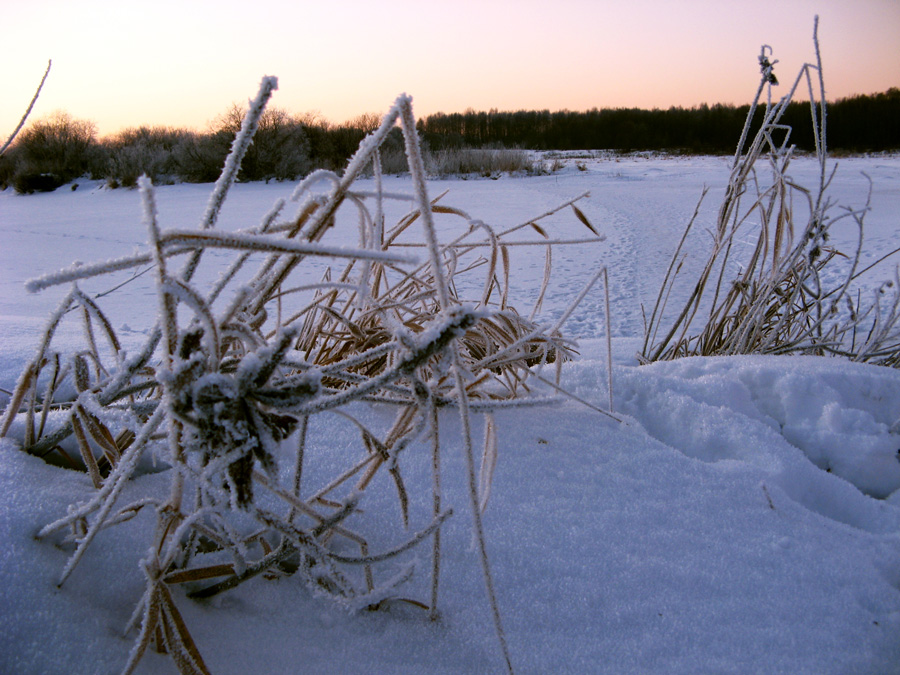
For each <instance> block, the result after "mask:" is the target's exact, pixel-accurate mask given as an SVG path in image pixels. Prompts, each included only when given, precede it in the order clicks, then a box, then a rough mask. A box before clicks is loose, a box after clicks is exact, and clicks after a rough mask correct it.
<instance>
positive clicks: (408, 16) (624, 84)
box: [0, 0, 900, 138]
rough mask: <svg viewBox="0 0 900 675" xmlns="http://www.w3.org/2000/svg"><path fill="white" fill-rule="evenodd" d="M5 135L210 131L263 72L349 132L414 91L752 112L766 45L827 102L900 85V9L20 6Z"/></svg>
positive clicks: (404, 3) (844, 2) (818, 3)
mask: <svg viewBox="0 0 900 675" xmlns="http://www.w3.org/2000/svg"><path fill="white" fill-rule="evenodd" d="M3 5H4V6H3V8H2V12H0V16H2V25H3V30H2V34H3V43H4V51H5V53H6V67H5V68H4V69H3V75H2V76H0V91H2V92H3V96H2V105H0V136H2V137H3V138H5V137H6V136H7V135H8V134H9V133H10V132H11V131H12V129H13V128H14V127H15V125H16V124H17V123H18V120H19V118H20V117H21V115H22V113H23V112H24V110H25V107H26V106H27V104H28V102H29V100H30V99H31V96H32V94H33V93H34V89H35V87H36V86H37V83H38V82H39V81H40V77H41V75H42V74H43V72H44V68H45V67H46V64H47V60H48V59H53V69H52V71H51V73H50V77H49V79H48V81H47V84H46V86H45V88H44V92H43V93H42V95H41V98H40V100H39V102H38V103H37V105H36V107H35V110H34V112H33V113H32V115H33V117H32V119H36V118H39V117H42V116H45V115H48V114H50V113H52V112H53V111H55V110H66V111H68V112H69V113H70V114H71V115H73V116H74V117H76V118H79V119H89V120H92V121H94V122H95V123H96V124H97V127H98V131H99V133H100V134H101V135H103V134H111V133H114V132H115V131H117V130H119V129H121V128H123V127H130V126H138V125H142V124H148V125H171V126H179V127H188V128H196V129H202V128H204V127H205V126H206V125H207V123H208V122H209V121H210V120H212V119H213V118H214V117H216V116H217V115H218V114H220V113H222V112H223V111H224V110H225V109H226V108H227V107H228V106H229V105H230V104H231V103H233V102H239V103H242V104H243V103H245V102H246V101H247V99H249V98H252V96H253V95H254V94H255V93H256V90H257V87H258V84H259V81H260V79H261V77H262V76H263V75H276V76H278V78H279V91H278V92H276V94H275V98H274V99H273V105H276V106H279V107H281V108H285V109H287V110H289V111H291V112H297V113H300V112H308V111H316V112H319V113H321V114H322V115H323V116H325V117H326V118H328V119H329V120H331V121H334V122H341V121H344V120H347V119H349V118H352V117H354V116H356V115H359V114H361V113H365V112H379V113H380V112H384V111H385V110H386V109H387V108H388V107H389V106H390V104H391V103H392V102H393V100H394V99H395V98H396V96H397V95H398V94H400V93H402V92H407V93H409V94H411V95H412V96H413V99H414V107H415V112H416V114H417V115H418V116H424V115H427V114H430V113H434V112H438V111H443V112H460V111H463V110H465V109H466V108H470V107H471V108H474V109H476V110H488V109H490V108H498V109H500V110H518V109H544V108H547V109H550V110H561V109H569V110H586V109H589V108H593V107H598V108H604V107H643V108H652V107H660V108H667V107H669V106H673V105H680V106H685V107H690V106H693V105H697V104H700V103H704V102H706V103H710V104H712V103H718V102H721V103H734V104H741V103H746V102H748V101H749V99H750V97H751V96H752V94H753V93H754V91H755V89H756V85H757V83H758V77H759V71H758V66H757V62H756V57H757V55H758V54H759V50H760V46H761V45H762V44H763V43H766V44H769V45H771V46H772V48H773V50H774V58H776V59H779V61H780V63H779V64H778V65H776V67H775V72H776V75H778V76H779V79H780V80H781V81H782V85H781V86H780V87H779V88H778V89H776V92H777V94H778V95H782V94H783V93H785V92H786V91H787V86H788V85H789V83H791V82H792V81H793V80H794V77H795V76H796V73H797V71H798V69H799V68H800V66H801V65H802V64H803V62H804V61H808V60H812V59H813V57H814V52H813V45H812V39H811V38H812V30H813V17H814V16H815V15H816V14H818V15H819V17H820V27H819V38H820V42H821V47H822V59H823V65H824V68H823V70H824V73H825V81H826V89H827V95H828V98H829V99H834V98H840V97H844V96H850V95H853V94H867V93H875V92H880V91H884V90H886V89H888V88H889V87H892V86H894V87H896V86H900V40H898V37H897V36H898V35H900V0H855V1H853V2H850V1H849V0H780V2H772V1H771V0H768V1H764V0H677V1H675V0H630V1H629V2H625V1H623V0H456V1H455V2H444V1H443V0H367V1H362V0H317V1H315V2H310V1H308V0H289V1H285V0H264V1H257V2H245V1H241V2H237V1H233V0H216V1H208V0H146V1H144V2H131V1H128V0H109V1H107V0H82V1H77V2H76V1H73V0H31V1H30V2H27V3H26V2H16V3H12V2H10V0H4V2H3Z"/></svg>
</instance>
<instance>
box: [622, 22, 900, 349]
mask: <svg viewBox="0 0 900 675" xmlns="http://www.w3.org/2000/svg"><path fill="white" fill-rule="evenodd" d="M813 43H814V47H815V55H816V62H815V64H814V65H813V64H806V65H804V66H803V67H802V68H801V69H800V72H799V74H798V75H797V78H796V79H795V81H794V83H793V85H792V86H791V88H790V90H789V92H788V93H787V95H785V96H784V97H783V98H781V99H780V100H779V101H778V102H776V103H772V98H771V88H772V86H773V85H775V84H777V79H776V77H775V75H774V72H773V67H774V65H775V63H777V61H772V60H770V56H771V49H770V48H769V47H767V46H763V48H762V51H761V53H760V56H759V63H760V70H761V79H760V83H759V88H758V89H757V91H756V96H755V98H754V101H753V104H752V105H751V108H750V112H749V114H748V116H747V121H746V123H745V125H744V129H743V132H742V134H741V138H740V141H739V143H738V146H737V151H736V153H735V156H734V160H733V162H732V165H731V175H730V178H729V181H728V185H727V187H726V189H725V195H724V198H723V200H722V203H721V204H720V205H719V208H718V212H717V218H716V223H715V227H714V229H713V231H712V233H711V234H712V247H711V250H710V253H709V258H708V259H707V261H706V263H705V264H704V265H703V266H702V267H701V269H700V272H699V275H698V276H697V278H696V279H695V280H694V281H693V290H692V291H691V293H690V294H689V296H688V299H687V302H685V304H684V305H683V306H682V307H680V309H676V310H675V318H674V320H671V319H669V318H668V316H667V313H666V310H667V309H668V308H667V301H668V299H669V297H670V295H671V293H672V289H673V287H674V285H675V282H676V280H677V279H678V276H679V273H680V271H681V270H682V265H683V264H684V262H685V256H684V255H683V254H682V246H683V245H684V242H685V240H686V239H687V237H688V234H689V233H690V230H691V228H692V226H693V225H694V223H695V221H696V219H697V216H698V212H699V209H700V206H699V204H698V207H697V211H695V213H694V217H693V218H692V219H691V221H690V222H689V224H688V226H687V228H686V230H685V232H684V235H683V237H682V240H681V243H680V244H679V246H678V248H677V249H676V251H675V254H674V256H673V258H672V262H671V264H670V266H669V268H668V271H667V273H666V276H665V278H664V281H663V283H662V285H661V287H660V290H659V294H658V297H657V300H656V303H655V305H654V307H653V309H652V311H651V313H650V316H649V317H648V318H647V320H646V329H645V337H644V343H643V348H642V350H641V353H640V355H639V357H640V358H641V359H642V360H643V361H644V362H650V361H658V360H665V359H673V358H678V357H682V356H694V355H730V354H789V353H800V354H838V355H843V356H846V357H849V358H851V359H854V360H857V361H865V362H870V363H877V364H882V365H890V366H895V367H896V366H900V324H898V319H900V290H898V288H897V286H896V285H893V284H891V283H888V284H887V285H885V286H882V287H881V288H879V289H878V291H877V292H876V294H875V298H874V300H873V301H872V302H871V303H869V304H868V305H865V304H864V303H863V302H862V301H861V299H860V297H859V296H856V297H854V295H853V294H852V287H851V284H852V282H853V281H854V280H855V279H858V278H859V276H860V275H861V274H863V273H864V272H866V271H868V270H869V269H870V268H871V267H872V266H871V265H870V266H869V267H867V268H865V269H860V264H859V261H860V249H861V247H862V238H863V230H864V220H865V215H866V212H867V211H868V208H869V204H868V203H867V204H866V206H865V207H864V208H861V209H856V210H854V209H843V210H841V211H839V212H838V213H835V210H836V205H835V204H834V203H833V202H832V200H831V199H830V198H829V197H828V194H827V193H828V187H829V185H830V183H831V180H832V178H833V176H834V171H833V170H832V169H830V168H829V165H828V152H827V146H826V120H827V117H826V112H827V111H826V107H825V85H824V78H823V75H822V60H821V55H820V51H819V41H818V17H816V22H815V29H814V33H813ZM804 83H805V84H806V87H807V89H808V93H809V98H810V114H811V121H812V128H813V133H814V138H815V158H816V161H817V162H818V166H819V176H818V182H817V184H816V185H815V186H812V187H804V186H801V185H798V184H797V183H795V182H794V181H793V180H792V179H791V177H790V175H789V168H790V164H791V161H792V159H793V154H794V147H793V146H792V145H791V144H790V137H791V128H790V127H788V126H786V125H784V124H783V123H782V116H783V114H784V112H785V111H786V110H787V107H788V105H789V104H790V102H791V100H792V99H793V97H794V95H795V94H796V92H797V90H798V88H799V87H800V86H801V85H802V84H804ZM764 94H767V100H765V101H763V95H764ZM760 106H764V117H763V122H762V124H761V126H760V127H759V129H758V130H757V131H756V132H755V134H751V128H750V127H751V122H752V120H753V117H754V114H755V113H756V111H757V109H758V108H759V107H760ZM767 175H768V177H766V176H767ZM705 196H706V192H704V194H703V197H705ZM703 197H701V202H702V201H703ZM804 213H805V214H806V216H805V220H804V219H803V218H804V216H803V214H804ZM841 221H849V222H852V223H854V224H855V225H856V227H857V229H858V232H859V239H858V246H857V249H856V251H855V252H853V253H850V254H844V253H841V252H839V251H838V250H837V249H835V248H834V247H833V246H831V245H830V244H829V238H830V237H829V233H830V230H831V228H832V227H833V226H834V225H835V224H836V223H839V222H841ZM747 240H749V241H750V242H751V244H752V245H751V246H750V247H749V248H748V249H747V250H748V251H749V253H748V255H747V256H746V257H744V258H737V257H736V253H735V251H736V250H737V248H738V247H737V246H736V244H738V242H739V241H747ZM897 250H900V249H897ZM897 250H895V251H893V252H892V253H891V254H893V253H896V252H897ZM891 254H889V255H891ZM885 257H887V256H885ZM839 264H843V265H844V271H843V272H842V273H839V274H840V276H839V280H838V281H837V282H829V281H828V279H829V278H832V277H833V276H834V275H833V274H832V272H833V271H835V268H836V267H838V265H839ZM734 269H737V270H738V271H737V274H736V276H734V277H733V278H730V279H729V278H728V275H729V274H731V273H732V272H730V270H734ZM826 271H827V272H828V274H826ZM892 285H893V290H892V291H890V289H891V286H892ZM885 291H890V294H889V295H887V296H886V297H887V298H888V301H887V302H885V300H884V297H885V296H884V293H885Z"/></svg>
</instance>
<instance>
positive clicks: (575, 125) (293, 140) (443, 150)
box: [0, 88, 900, 193]
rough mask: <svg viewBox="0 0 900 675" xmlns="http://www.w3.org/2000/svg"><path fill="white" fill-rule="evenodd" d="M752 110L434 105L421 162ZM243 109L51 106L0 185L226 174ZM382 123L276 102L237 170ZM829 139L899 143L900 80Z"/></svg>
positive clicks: (680, 146)
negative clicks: (99, 121) (120, 113)
mask: <svg viewBox="0 0 900 675" xmlns="http://www.w3.org/2000/svg"><path fill="white" fill-rule="evenodd" d="M748 112H749V106H739V107H735V106H727V105H714V106H707V105H703V106H699V107H696V108H689V109H685V108H669V109H668V110H641V109H636V108H629V109H624V108H623V109H604V110H597V109H594V110H589V111H587V112H570V111H559V112H552V113H551V112H550V111H549V110H541V111H525V110H522V111H517V112H498V111H496V110H491V111H490V112H475V111H467V112H464V113H454V114H449V115H448V114H443V113H439V114H435V115H430V116H428V117H425V118H423V119H421V120H419V122H418V130H419V133H420V135H421V137H422V139H423V140H424V146H425V154H426V163H427V164H428V165H429V166H430V167H431V171H432V173H434V174H435V175H447V174H448V173H453V172H476V173H481V174H483V175H492V174H494V173H497V172H498V171H512V172H515V171H521V170H525V171H528V170H529V168H528V167H525V168H524V169H523V166H524V165H523V162H525V161H526V159H525V158H524V155H525V154H526V153H524V152H520V154H521V155H523V156H522V157H511V158H510V157H499V156H498V152H499V151H495V152H494V153H493V154H490V153H487V154H486V153H484V152H482V153H479V152H477V151H476V150H477V149H479V148H493V149H495V150H496V149H498V148H519V149H527V150H598V149H602V150H618V151H631V150H667V151H675V152H689V153H716V154H717V153H731V152H733V151H734V148H735V144H736V143H737V140H738V138H740V133H741V129H742V128H743V125H744V121H745V119H746V117H747V114H748ZM243 115H244V112H243V110H242V109H241V108H240V107H238V106H237V105H233V106H231V107H230V108H229V109H228V110H227V111H226V112H225V113H224V114H222V115H220V116H219V117H217V118H216V119H215V120H214V122H213V123H211V124H210V125H209V127H208V128H207V129H206V130H205V131H199V132H198V131H188V130H184V129H175V128H171V127H159V126H157V127H146V126H144V127H138V128H131V129H125V130H124V131H121V132H119V133H117V134H114V135H112V136H108V137H104V138H98V136H97V131H96V126H95V125H94V124H93V123H92V122H89V121H85V120H76V119H73V118H71V117H70V116H69V115H68V114H66V113H64V112H61V113H56V114H54V115H52V116H50V117H48V118H44V119H41V120H37V121H35V122H32V123H31V124H30V125H29V126H27V127H26V128H25V129H24V130H23V131H22V133H21V134H19V136H18V137H17V138H16V141H15V143H14V145H13V146H12V147H11V148H10V149H9V151H7V153H6V154H4V155H3V156H2V157H0V188H6V187H7V186H10V185H11V186H12V187H14V188H15V189H16V190H17V191H18V192H23V193H27V192H34V191H36V190H52V189H55V188H56V187H58V186H60V185H62V184H65V183H67V182H69V181H71V180H73V179H75V178H79V177H81V176H89V177H90V178H93V179H98V180H106V181H107V183H108V184H109V185H110V186H111V187H119V186H126V187H130V186H134V185H135V183H136V181H137V178H138V177H139V176H140V175H141V174H147V175H148V176H150V177H151V178H152V179H153V182H154V183H156V184H165V183H174V182H193V183H205V182H212V181H215V180H216V178H217V177H218V176H219V172H220V171H221V169H222V165H223V163H224V161H225V157H226V156H227V154H228V151H229V148H230V146H231V142H232V140H233V139H234V136H235V134H236V132H237V131H238V130H239V129H240V126H241V122H242V120H243ZM762 115H763V111H762V109H760V110H758V111H757V119H755V120H754V121H755V125H756V126H757V127H758V125H759V123H760V121H761V117H762ZM380 122H381V118H380V116H379V115H377V114H374V113H368V114H364V115H360V116H359V117H356V118H355V119H353V120H350V121H349V122H346V123H344V124H332V123H330V122H328V121H326V120H323V119H322V118H320V117H316V116H312V115H308V114H307V115H294V114H291V113H288V112H286V111H285V110H282V109H280V108H269V109H267V110H266V111H265V112H264V113H263V116H262V118H261V119H260V123H259V130H258V131H257V133H256V136H255V137H254V142H253V144H252V145H251V146H250V149H249V151H248V153H247V155H246V157H245V159H244V161H243V164H242V165H241V172H240V174H239V177H238V178H239V180H242V181H259V180H266V181H268V180H273V179H274V180H296V179H297V178H299V177H302V176H304V175H306V174H308V173H309V172H310V171H312V170H314V169H318V168H325V169H331V170H335V171H340V170H341V168H342V167H343V166H344V165H345V163H346V161H347V159H348V158H349V157H350V156H351V155H352V154H353V153H354V152H355V151H356V149H357V147H358V145H359V142H360V141H361V140H362V139H363V138H364V137H365V135H366V134H367V133H369V132H371V131H373V130H374V129H375V128H377V127H378V125H379V124H380ZM783 122H784V123H785V124H786V125H789V126H791V127H792V129H793V132H792V135H791V139H790V142H791V143H793V144H795V145H796V146H797V147H798V148H800V149H801V150H812V149H813V147H812V146H813V137H812V125H811V124H810V106H809V104H808V103H793V104H791V105H790V107H789V108H788V110H787V111H786V113H785V116H784V118H783ZM780 140H782V139H779V141H780ZM828 145H829V149H831V150H833V151H843V152H850V153H853V152H878V151H885V150H897V149H900V89H897V88H892V89H890V90H888V91H887V92H885V93H882V94H874V95H868V96H854V97H852V98H846V99H841V100H838V101H835V102H834V103H831V104H830V105H829V107H828ZM460 150H464V151H466V152H462V153H461V152H458V151H460ZM382 155H383V156H382V165H383V167H384V170H385V171H386V172H387V173H400V172H403V171H405V170H406V160H405V154H404V151H403V139H402V134H401V132H400V129H399V128H396V129H393V130H392V131H391V134H390V135H389V136H388V139H387V142H386V143H385V145H384V146H383V147H382ZM510 160H514V161H510ZM498 161H499V162H500V163H499V164H498ZM473 162H474V164H473Z"/></svg>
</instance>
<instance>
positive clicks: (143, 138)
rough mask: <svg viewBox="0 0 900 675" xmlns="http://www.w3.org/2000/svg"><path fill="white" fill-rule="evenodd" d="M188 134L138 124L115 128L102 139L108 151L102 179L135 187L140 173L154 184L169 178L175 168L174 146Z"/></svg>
mask: <svg viewBox="0 0 900 675" xmlns="http://www.w3.org/2000/svg"><path fill="white" fill-rule="evenodd" d="M188 136H189V133H188V132H186V131H183V130H180V129H171V128H168V127H138V128H132V129H126V130H124V131H121V132H119V133H118V134H116V135H115V136H114V137H113V138H111V139H107V140H106V141H105V142H104V145H105V147H106V148H107V152H108V155H109V160H108V165H107V170H106V179H107V181H108V182H109V183H110V184H113V183H115V184H117V185H121V186H123V187H135V186H136V185H137V179H138V178H139V177H140V176H141V175H147V176H149V177H150V179H151V180H152V181H153V182H154V183H155V184H157V185H159V184H161V183H166V182H171V180H172V178H173V177H174V175H175V174H177V171H178V165H177V162H176V158H175V149H176V148H177V147H178V146H179V145H180V144H181V143H182V142H183V141H184V140H185V139H186V138H187V137H188Z"/></svg>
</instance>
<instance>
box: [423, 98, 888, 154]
mask: <svg viewBox="0 0 900 675" xmlns="http://www.w3.org/2000/svg"><path fill="white" fill-rule="evenodd" d="M827 110H828V117H827V124H828V127H827V133H828V147H829V148H830V149H832V150H841V151H845V152H880V151H885V150H897V149H900V89H898V88H896V87H894V88H891V89H889V90H888V91H886V92H884V93H881V94H873V95H863V96H853V97H850V98H844V99H840V100H837V101H834V102H832V103H830V104H829V105H828V108H827ZM749 111H750V106H749V105H745V106H730V105H713V106H708V105H701V106H699V107H695V108H669V109H667V110H659V109H656V110H641V109H638V108H615V109H602V110H598V109H596V108H594V109H593V110H589V111H587V112H570V111H568V110H562V111H559V112H550V111H549V110H520V111H517V112H498V111H497V110H491V111H490V112H475V111H472V110H469V111H466V112H464V113H453V114H443V113H438V114H435V115H429V116H428V117H425V118H424V119H423V120H421V122H420V128H421V130H422V131H423V132H424V137H425V140H426V141H427V143H428V144H429V146H430V147H431V148H433V149H440V148H446V147H463V146H468V147H484V146H490V145H496V146H503V147H513V146H515V147H523V148H529V149H534V150H600V149H603V150H621V151H631V150H669V151H676V152H690V153H714V154H718V153H730V152H734V150H735V145H736V143H737V140H738V138H740V134H741V129H742V127H743V125H744V121H745V120H746V118H747V114H748V113H749ZM762 115H763V110H762V109H760V110H758V111H757V115H756V120H755V122H756V126H757V127H758V126H759V123H760V121H761V120H762ZM783 119H784V123H785V124H787V125H789V126H790V127H792V129H793V131H792V132H791V143H792V144H795V145H796V146H797V147H798V148H799V149H801V150H812V149H813V137H812V125H811V124H810V106H809V103H808V102H806V103H797V102H794V103H791V104H790V106H789V107H788V109H787V111H786V113H785V116H784V118H783Z"/></svg>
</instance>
